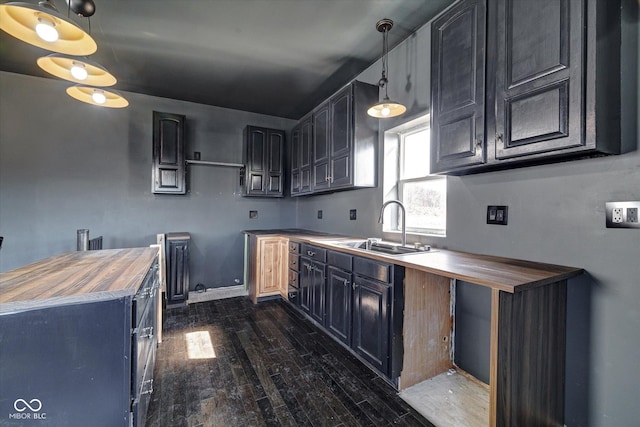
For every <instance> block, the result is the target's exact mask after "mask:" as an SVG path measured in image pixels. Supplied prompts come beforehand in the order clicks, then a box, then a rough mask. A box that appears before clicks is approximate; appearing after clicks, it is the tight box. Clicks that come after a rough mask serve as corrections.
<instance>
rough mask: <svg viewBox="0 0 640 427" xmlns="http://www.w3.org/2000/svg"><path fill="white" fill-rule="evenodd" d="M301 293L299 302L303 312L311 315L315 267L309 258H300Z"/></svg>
mask: <svg viewBox="0 0 640 427" xmlns="http://www.w3.org/2000/svg"><path fill="white" fill-rule="evenodd" d="M300 259H301V262H300V293H299V301H300V303H299V304H300V308H301V309H302V311H304V312H306V313H309V312H310V311H311V309H310V301H311V299H310V295H311V283H312V281H313V265H312V261H311V260H310V259H308V258H300Z"/></svg>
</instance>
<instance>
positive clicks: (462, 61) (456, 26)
mask: <svg viewBox="0 0 640 427" xmlns="http://www.w3.org/2000/svg"><path fill="white" fill-rule="evenodd" d="M615 3H616V2H610V1H606V0H576V1H569V0H540V1H535V2H527V1H517V0H464V1H462V2H461V3H459V4H458V5H457V6H456V7H454V8H452V9H450V10H449V11H447V12H446V13H445V14H444V15H442V16H441V17H439V18H438V19H437V20H436V21H434V25H433V26H432V82H431V85H432V107H433V108H432V112H431V119H432V134H431V135H432V160H431V161H432V163H431V165H432V171H433V172H440V173H451V174H464V173H472V172H481V171H486V170H493V169H505V168H512V167H518V166H526V165H529V164H537V163H548V162H551V161H558V160H565V159H570V158H575V157H584V156H585V155H595V154H616V153H619V150H620V86H619V83H620V82H619V76H620V7H619V4H618V5H617V7H616V4H615ZM485 12H486V13H485ZM485 14H486V19H485ZM485 31H486V41H485V40H484V35H485ZM465 32H466V34H465ZM483 61H486V63H485V62H483ZM484 69H486V76H489V77H488V78H487V79H485V78H484ZM472 82H475V92H473V93H471V92H470V91H469V89H470V88H472ZM484 91H486V92H484ZM469 94H472V95H473V96H471V97H469V96H467V95H469ZM483 117H484V123H483V122H482V119H483Z"/></svg>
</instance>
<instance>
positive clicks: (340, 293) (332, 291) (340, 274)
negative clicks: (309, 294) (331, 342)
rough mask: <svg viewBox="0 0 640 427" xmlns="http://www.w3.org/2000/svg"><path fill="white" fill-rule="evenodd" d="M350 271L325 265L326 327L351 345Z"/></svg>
mask: <svg viewBox="0 0 640 427" xmlns="http://www.w3.org/2000/svg"><path fill="white" fill-rule="evenodd" d="M352 285H353V283H352V279H351V272H350V271H349V272H348V271H344V270H341V269H339V268H336V267H333V266H331V265H329V266H328V267H327V298H326V322H327V323H326V327H327V329H328V330H329V332H331V333H332V334H333V336H334V337H336V338H337V339H338V340H340V341H342V342H343V343H344V344H346V345H348V346H350V345H351V315H352V309H351V307H352V303H351V300H352V298H351V295H352V292H353V291H352Z"/></svg>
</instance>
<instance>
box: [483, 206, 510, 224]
mask: <svg viewBox="0 0 640 427" xmlns="http://www.w3.org/2000/svg"><path fill="white" fill-rule="evenodd" d="M508 213H509V207H508V206H487V224H499V225H507V220H508V216H509V215H508Z"/></svg>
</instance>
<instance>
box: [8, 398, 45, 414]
mask: <svg viewBox="0 0 640 427" xmlns="http://www.w3.org/2000/svg"><path fill="white" fill-rule="evenodd" d="M31 405H33V406H31ZM13 407H14V409H15V410H16V411H18V412H24V411H26V410H27V408H29V409H30V410H31V412H38V411H39V410H40V409H42V402H40V400H39V399H31V400H30V401H29V402H28V403H27V401H26V400H24V399H16V401H15V402H13Z"/></svg>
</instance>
